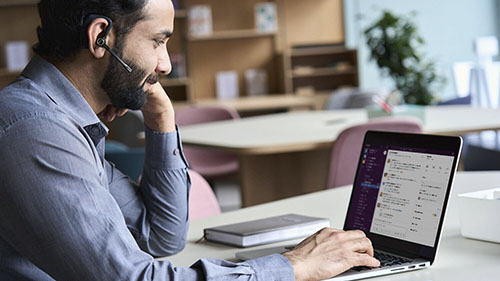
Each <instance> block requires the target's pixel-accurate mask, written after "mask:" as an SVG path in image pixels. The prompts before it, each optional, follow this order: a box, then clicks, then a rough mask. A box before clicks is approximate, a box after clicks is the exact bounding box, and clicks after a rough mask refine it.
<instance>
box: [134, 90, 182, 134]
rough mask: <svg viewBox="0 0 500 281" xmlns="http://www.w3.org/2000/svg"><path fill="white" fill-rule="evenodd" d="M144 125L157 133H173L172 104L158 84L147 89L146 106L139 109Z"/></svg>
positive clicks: (173, 115)
mask: <svg viewBox="0 0 500 281" xmlns="http://www.w3.org/2000/svg"><path fill="white" fill-rule="evenodd" d="M141 111H142V114H143V115H144V124H145V125H146V126H148V128H150V129H151V130H154V131H158V132H165V133H169V132H174V131H175V113H174V107H173V106H172V102H171V101H170V98H169V97H168V95H167V93H166V92H165V90H164V89H163V87H162V86H161V85H160V83H159V82H157V83H155V84H153V85H152V86H151V88H150V89H149V92H148V95H147V99H146V104H144V106H143V107H142V109H141Z"/></svg>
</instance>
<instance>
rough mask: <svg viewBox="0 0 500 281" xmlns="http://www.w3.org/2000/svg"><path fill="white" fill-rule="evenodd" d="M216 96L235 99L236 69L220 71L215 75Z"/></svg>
mask: <svg viewBox="0 0 500 281" xmlns="http://www.w3.org/2000/svg"><path fill="white" fill-rule="evenodd" d="M216 90H217V98H219V99H235V98H237V97H238V96H239V86H238V73H237V72H236V71H220V72H217V76H216Z"/></svg>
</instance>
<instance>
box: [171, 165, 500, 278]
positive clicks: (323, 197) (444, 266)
mask: <svg viewBox="0 0 500 281" xmlns="http://www.w3.org/2000/svg"><path fill="white" fill-rule="evenodd" d="M498 182H500V172H459V173H458V174H457V176H456V179H455V184H454V187H453V190H452V194H451V199H450V202H449V208H448V213H447V215H446V219H445V222H444V227H443V234H442V240H441V245H440V248H439V252H438V254H437V258H436V261H435V263H434V264H433V265H432V266H431V267H430V268H429V269H424V270H418V271H413V272H407V273H401V274H396V275H390V276H383V277H378V278H373V279H371V278H370V279H369V280H385V281H388V280H391V281H392V280H402V281H426V280H436V281H437V280H450V281H451V280H453V281H462V280H467V281H469V280H498V268H499V264H500V244H495V243H488V242H483V241H478V240H471V239H466V238H464V237H462V236H461V235H460V222H459V217H458V208H459V205H458V203H459V202H458V198H457V194H459V193H463V192H471V191H476V190H483V189H489V188H493V187H498ZM350 193H351V186H346V187H340V188H334V189H330V190H326V191H320V192H315V193H311V194H306V195H302V196H297V197H293V198H288V199H284V200H279V201H275V202H271V203H267V204H263V205H259V206H254V207H250V208H244V209H240V210H237V211H233V212H229V213H224V214H222V215H220V216H216V217H211V218H207V219H201V220H197V221H194V222H191V224H190V227H189V232H188V237H187V240H188V242H187V245H186V248H185V249H184V250H183V251H182V252H181V253H179V254H177V255H175V256H173V257H168V258H166V259H168V260H170V261H172V262H173V264H174V265H176V266H190V265H191V264H193V263H194V262H195V261H196V260H198V259H200V258H217V259H225V260H234V259H235V257H234V254H235V253H236V252H238V251H242V249H240V248H234V247H231V246H226V245H221V244H216V243H210V242H206V241H204V242H202V243H195V242H196V241H197V240H198V239H200V238H201V237H202V236H203V229H204V228H207V227H214V226H218V225H222V224H227V223H236V222H242V221H246V220H253V219H260V218H265V217H270V216H275V215H282V214H287V213H297V214H303V215H309V216H317V217H326V218H329V219H330V222H331V225H332V227H335V228H342V226H343V224H344V219H345V214H346V211H347V205H348V203H349V202H348V201H349V197H350ZM485 215H486V214H485ZM298 241H300V239H296V240H292V241H284V242H279V243H274V244H270V245H263V246H257V247H252V248H250V249H251V250H253V249H259V248H267V247H274V246H281V245H289V244H293V243H294V242H298ZM250 249H249V250H250ZM245 250H246V249H245Z"/></svg>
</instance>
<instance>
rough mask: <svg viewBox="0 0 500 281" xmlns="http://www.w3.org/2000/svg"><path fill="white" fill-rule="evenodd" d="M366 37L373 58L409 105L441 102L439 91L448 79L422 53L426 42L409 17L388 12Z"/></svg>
mask: <svg viewBox="0 0 500 281" xmlns="http://www.w3.org/2000/svg"><path fill="white" fill-rule="evenodd" d="M364 34H365V36H366V39H367V43H368V48H369V50H370V54H371V59H372V60H374V61H376V63H377V65H378V66H379V67H380V69H381V70H382V71H383V73H384V74H386V75H388V76H390V77H391V78H392V79H394V82H395V86H396V88H397V90H399V92H400V93H401V94H402V96H403V98H404V101H405V102H406V103H407V104H418V105H429V104H433V103H435V102H436V101H437V97H436V95H435V94H434V93H435V90H436V88H437V87H438V86H441V85H443V83H444V81H445V80H444V78H443V77H441V76H439V75H438V74H437V73H436V68H435V64H434V62H432V61H429V60H424V59H423V57H422V56H421V54H419V53H418V51H417V49H418V48H419V47H421V46H422V45H423V44H424V40H423V39H422V37H420V36H419V35H418V33H417V28H416V26H415V24H414V23H413V22H411V20H410V19H409V18H408V17H403V16H395V15H393V14H392V13H391V12H389V11H384V12H383V15H382V17H381V18H380V19H379V20H377V21H376V22H375V23H373V25H371V26H370V27H368V28H367V29H366V30H365V31H364Z"/></svg>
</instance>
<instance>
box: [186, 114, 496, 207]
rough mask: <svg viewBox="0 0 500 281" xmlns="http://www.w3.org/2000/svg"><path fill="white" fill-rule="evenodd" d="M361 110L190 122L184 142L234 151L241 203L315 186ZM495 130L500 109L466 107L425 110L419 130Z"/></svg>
mask: <svg viewBox="0 0 500 281" xmlns="http://www.w3.org/2000/svg"><path fill="white" fill-rule="evenodd" d="M367 120H368V118H367V114H366V111H365V110H364V109H357V110H335V111H307V112H290V113H283V114H273V115H265V116H259V117H252V118H244V119H240V120H231V121H222V122H214V123H205V124H200V125H193V126H189V127H184V128H182V129H181V135H182V140H183V143H184V144H190V145H196V146H202V147H210V148H216V149H221V150H224V151H229V152H233V153H236V154H237V155H238V156H239V160H240V184H241V188H242V196H243V198H242V199H243V204H244V205H245V206H250V205H255V204H260V203H265V202H269V201H272V200H277V199H282V198H287V197H290V196H295V195H299V194H304V193H308V192H312V191H318V190H321V189H322V188H323V187H324V186H325V185H326V177H327V174H328V163H329V160H330V150H331V146H332V144H333V142H334V141H335V139H336V138H337V136H338V135H339V134H340V132H342V131H343V130H344V129H346V128H348V127H351V126H353V125H357V124H360V123H363V122H365V121H367ZM499 129H500V110H497V109H481V108H471V107H467V106H441V107H429V108H427V122H426V123H425V124H424V132H426V133H433V134H447V135H463V134H466V133H471V132H478V131H484V130H499Z"/></svg>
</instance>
